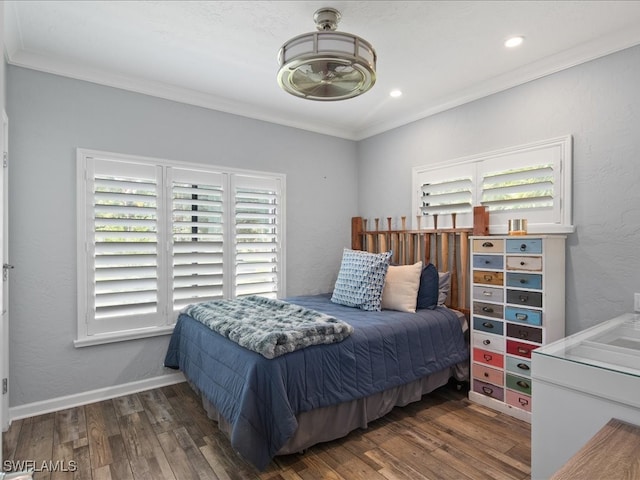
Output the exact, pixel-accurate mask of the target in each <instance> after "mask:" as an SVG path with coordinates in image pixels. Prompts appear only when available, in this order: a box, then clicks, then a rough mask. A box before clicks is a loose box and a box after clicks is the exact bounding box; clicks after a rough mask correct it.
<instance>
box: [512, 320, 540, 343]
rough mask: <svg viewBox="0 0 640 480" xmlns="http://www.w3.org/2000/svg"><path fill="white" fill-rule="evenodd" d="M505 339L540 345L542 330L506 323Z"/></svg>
mask: <svg viewBox="0 0 640 480" xmlns="http://www.w3.org/2000/svg"><path fill="white" fill-rule="evenodd" d="M507 337H511V338H517V339H518V340H526V341H527V342H536V343H542V329H541V328H536V327H529V326H528V325H520V324H519V323H507Z"/></svg>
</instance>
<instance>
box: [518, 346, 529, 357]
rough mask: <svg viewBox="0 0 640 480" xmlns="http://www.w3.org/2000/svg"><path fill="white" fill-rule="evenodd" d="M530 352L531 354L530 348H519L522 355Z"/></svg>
mask: <svg viewBox="0 0 640 480" xmlns="http://www.w3.org/2000/svg"><path fill="white" fill-rule="evenodd" d="M529 352H530V350H529V349H528V348H522V347H518V353H522V354H523V355H526V354H528V353H529Z"/></svg>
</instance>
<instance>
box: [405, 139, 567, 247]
mask: <svg viewBox="0 0 640 480" xmlns="http://www.w3.org/2000/svg"><path fill="white" fill-rule="evenodd" d="M538 155H539V156H540V158H541V159H542V160H536V161H535V162H531V163H529V161H528V159H529V158H531V157H536V158H538ZM572 157H573V154H572V137H571V135H566V136H562V137H556V138H552V139H548V140H542V141H538V142H532V143H529V144H526V145H520V146H516V147H509V148H504V149H501V150H496V151H492V152H488V153H483V154H478V155H472V156H469V157H464V158H458V159H455V160H449V161H445V162H439V163H436V164H433V165H422V166H418V167H414V168H413V169H412V182H411V183H412V187H413V192H414V193H413V195H412V204H411V207H412V211H413V212H415V216H414V217H413V218H412V225H413V228H418V223H417V217H420V228H433V227H434V220H433V218H432V216H431V215H424V214H423V213H422V212H423V211H422V190H423V186H424V184H425V182H426V181H427V179H428V178H430V177H431V178H435V179H436V181H443V180H446V179H447V178H450V179H451V180H453V179H454V177H459V176H460V173H456V174H451V173H448V172H452V171H453V172H459V171H463V173H464V175H465V176H467V177H470V178H471V183H472V207H471V211H468V212H467V213H458V214H456V226H457V227H468V228H471V227H473V206H477V205H482V202H481V199H482V195H483V189H482V188H483V178H484V177H483V174H484V173H486V172H487V171H491V170H493V171H495V170H496V166H499V168H500V169H504V170H505V171H506V170H509V169H510V168H511V164H510V163H509V162H512V163H513V162H516V163H518V162H519V165H520V166H522V165H524V164H527V166H534V165H537V164H539V163H552V164H553V175H554V184H553V185H554V186H553V189H554V190H553V191H554V194H553V207H552V208H551V209H549V210H548V211H545V212H542V213H541V212H540V211H537V212H535V213H534V212H533V211H532V210H527V209H520V210H519V209H510V210H503V211H491V212H490V215H489V222H490V223H489V233H490V234H492V235H504V234H507V233H508V220H509V219H513V218H527V217H528V216H530V217H532V220H529V221H528V233H533V234H566V233H573V232H574V231H575V227H574V226H573V224H572V161H573V160H572ZM502 163H504V165H501V164H502ZM451 227H452V219H451V215H446V214H445V215H439V216H438V228H439V229H440V228H451Z"/></svg>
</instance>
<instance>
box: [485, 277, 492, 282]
mask: <svg viewBox="0 0 640 480" xmlns="http://www.w3.org/2000/svg"><path fill="white" fill-rule="evenodd" d="M491 280H493V275H485V276H484V281H485V282H490V281H491Z"/></svg>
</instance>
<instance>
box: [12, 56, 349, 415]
mask: <svg viewBox="0 0 640 480" xmlns="http://www.w3.org/2000/svg"><path fill="white" fill-rule="evenodd" d="M7 82H8V90H9V98H8V113H9V119H10V120H9V121H10V141H11V153H12V165H11V169H10V172H9V175H10V177H9V178H10V212H9V220H10V238H9V241H10V255H11V263H13V264H14V265H15V266H16V268H15V270H14V271H13V272H12V277H11V285H10V305H9V307H10V322H11V331H10V341H11V354H10V357H11V358H10V375H11V377H10V384H11V389H10V390H11V393H10V405H11V406H16V405H23V404H27V403H31V402H36V401H40V400H46V399H52V398H56V397H61V396H65V395H71V394H74V393H80V392H85V391H90V390H93V389H98V388H103V387H109V386H112V385H118V384H123V383H127V382H133V381H137V380H142V379H147V378H151V377H154V376H158V375H161V374H163V373H165V370H164V368H163V367H162V361H163V358H164V352H165V350H166V346H167V343H168V337H167V336H164V337H159V338H152V339H148V340H133V341H127V342H121V343H116V344H109V345H102V346H92V347H85V348H80V349H76V348H74V346H73V344H72V341H73V340H74V338H75V335H76V328H77V326H76V325H77V324H76V312H77V307H76V219H75V217H76V214H75V212H76V207H75V199H76V194H75V188H76V181H75V148H76V147H84V148H91V149H98V150H107V151H113V152H120V153H127V154H134V155H144V156H152V157H161V158H168V159H176V160H182V161H189V162H197V163H202V164H214V165H225V166H232V167H238V168H248V169H255V170H265V171H272V172H281V173H285V174H286V175H287V191H286V196H287V197H286V200H287V239H286V241H287V251H286V253H287V290H288V292H287V293H288V294H289V295H296V294H303V293H319V292H325V291H329V290H330V289H331V288H332V286H333V283H334V281H335V276H336V275H337V269H338V266H339V262H340V258H341V254H342V248H343V247H345V246H348V245H349V242H350V238H351V237H350V225H351V222H350V218H351V217H352V216H353V215H356V214H357V208H356V205H357V192H356V185H357V168H356V166H357V162H356V145H355V143H354V142H351V141H347V140H341V139H337V138H333V137H328V136H324V135H318V134H313V133H309V132H305V131H302V130H297V129H293V128H288V127H281V126H278V125H274V124H270V123H265V122H260V121H255V120H249V119H247V118H242V117H238V116H234V115H229V114H224V113H220V112H214V111H211V110H206V109H202V108H198V107H194V106H188V105H183V104H180V103H176V102H171V101H166V100H161V99H158V98H153V97H150V96H146V95H140V94H136V93H131V92H126V91H123V90H118V89H114V88H109V87H104V86H99V85H95V84H91V83H87V82H82V81H77V80H71V79H67V78H63V77H59V76H55V75H49V74H45V73H40V72H36V71H32V70H27V69H23V68H19V67H13V66H10V67H9V68H8V78H7ZM328 151H329V152H331V155H327V154H326V152H328Z"/></svg>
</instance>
